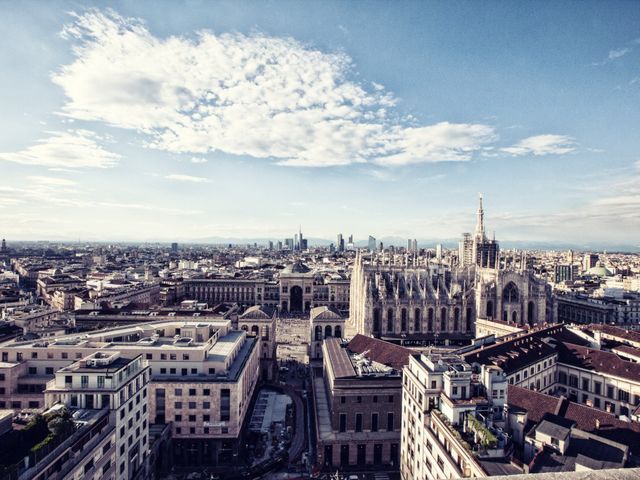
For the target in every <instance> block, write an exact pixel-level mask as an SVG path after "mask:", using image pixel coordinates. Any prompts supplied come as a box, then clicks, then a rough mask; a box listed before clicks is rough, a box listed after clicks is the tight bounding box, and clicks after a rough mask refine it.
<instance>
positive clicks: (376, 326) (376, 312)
mask: <svg viewBox="0 0 640 480" xmlns="http://www.w3.org/2000/svg"><path fill="white" fill-rule="evenodd" d="M373 333H380V309H378V308H374V309H373Z"/></svg>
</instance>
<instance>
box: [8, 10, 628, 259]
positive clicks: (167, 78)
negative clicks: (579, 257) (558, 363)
mask: <svg viewBox="0 0 640 480" xmlns="http://www.w3.org/2000/svg"><path fill="white" fill-rule="evenodd" d="M0 44H2V45H3V48H1V49H0V71H2V75H0V109H1V110H0V111H1V113H2V115H0V131H1V132H2V134H0V236H2V237H6V238H7V239H9V240H11V239H15V240H36V239H53V240H59V239H69V240H77V239H81V240H108V241H112V240H121V241H126V240H131V241H147V240H159V241H194V240H198V239H203V238H209V237H252V238H263V237H264V238H283V237H289V236H292V235H293V233H294V232H296V231H297V230H298V226H299V225H301V226H302V230H303V233H304V234H305V236H307V237H317V238H328V239H334V238H335V235H336V234H337V233H338V232H342V233H344V234H345V235H348V234H353V235H354V237H355V238H356V240H358V239H364V238H366V237H367V236H368V235H370V234H371V235H374V236H376V237H378V238H382V237H385V236H397V237H401V238H419V239H423V238H424V239H437V238H442V239H451V238H456V237H458V236H459V235H460V234H461V233H462V232H465V231H473V228H474V223H475V210H476V208H477V197H478V193H482V194H483V197H484V205H485V218H486V227H487V230H488V231H495V232H496V237H497V238H498V240H513V241H516V240H520V241H535V242H562V243H576V244H588V243H589V242H598V243H605V244H610V245H621V244H625V245H634V246H638V245H640V239H639V237H640V235H639V234H640V149H639V147H640V128H639V127H640V102H639V100H640V62H639V60H640V4H638V3H637V2H632V1H620V2H616V1H610V2H598V1H595V2H589V1H579V2H571V1H564V2H552V1H541V2H517V1H516V2H497V1H496V2H491V1H487V2H455V1H454V2H444V1H443V2H428V1H418V2H409V1H406V2H391V1H388V2H386V1H382V0H380V1H373V2H364V1H351V2H344V1H339V2H332V1H322V2H304V1H295V2H287V1H272V2H269V1H260V2H257V1H256V2H251V1H243V2H236V1H233V2H223V1H217V2H209V1H182V2H180V1H172V2H163V1H153V2H145V1H136V2H134V1H125V2H104V1H102V2H94V3H92V2H80V1H76V2H68V1H65V2H60V1H24V2H12V1H8V0H0Z"/></svg>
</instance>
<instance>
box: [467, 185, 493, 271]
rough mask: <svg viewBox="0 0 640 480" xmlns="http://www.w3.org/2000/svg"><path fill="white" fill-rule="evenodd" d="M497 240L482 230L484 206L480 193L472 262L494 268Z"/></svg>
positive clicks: (482, 266)
mask: <svg viewBox="0 0 640 480" xmlns="http://www.w3.org/2000/svg"><path fill="white" fill-rule="evenodd" d="M498 252H499V249H498V242H496V240H495V238H494V239H491V240H489V239H487V236H486V234H485V230H484V208H483V206H482V194H480V195H479V199H478V211H477V213H476V231H475V235H474V238H473V263H474V264H475V265H477V266H478V267H480V268H496V265H497V262H498Z"/></svg>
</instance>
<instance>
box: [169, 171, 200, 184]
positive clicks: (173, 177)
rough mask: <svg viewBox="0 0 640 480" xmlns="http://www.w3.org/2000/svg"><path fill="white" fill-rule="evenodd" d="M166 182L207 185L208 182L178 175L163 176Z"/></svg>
mask: <svg viewBox="0 0 640 480" xmlns="http://www.w3.org/2000/svg"><path fill="white" fill-rule="evenodd" d="M164 178H166V179H167V180H175V181H176V182H192V183H209V182H210V180H209V179H208V178H204V177H194V176H192V175H182V174H180V173H172V174H170V175H165V177H164Z"/></svg>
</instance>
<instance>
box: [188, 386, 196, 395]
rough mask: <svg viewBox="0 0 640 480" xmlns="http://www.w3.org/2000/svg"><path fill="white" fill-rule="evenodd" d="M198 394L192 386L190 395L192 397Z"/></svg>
mask: <svg viewBox="0 0 640 480" xmlns="http://www.w3.org/2000/svg"><path fill="white" fill-rule="evenodd" d="M195 395H196V389H195V388H190V389H189V396H190V397H195Z"/></svg>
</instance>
